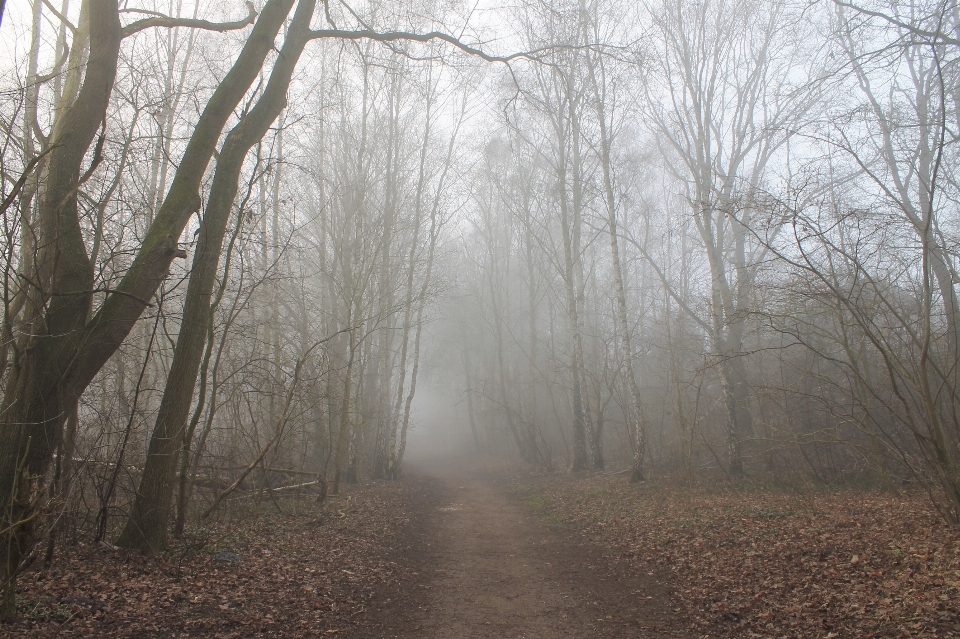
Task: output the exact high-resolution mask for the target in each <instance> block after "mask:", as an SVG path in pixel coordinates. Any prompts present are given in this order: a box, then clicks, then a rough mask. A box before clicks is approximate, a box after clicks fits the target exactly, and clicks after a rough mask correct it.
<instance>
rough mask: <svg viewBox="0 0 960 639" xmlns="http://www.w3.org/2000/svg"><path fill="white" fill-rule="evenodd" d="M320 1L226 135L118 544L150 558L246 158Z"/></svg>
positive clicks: (303, 4) (276, 104) (301, 8)
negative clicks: (257, 96) (170, 359)
mask: <svg viewBox="0 0 960 639" xmlns="http://www.w3.org/2000/svg"><path fill="white" fill-rule="evenodd" d="M315 4H316V0H300V2H299V4H298V5H297V10H296V12H295V13H294V17H293V22H292V23H291V26H290V29H289V31H288V32H287V36H286V38H285V40H284V43H283V47H282V49H281V50H280V55H279V56H278V58H277V62H276V65H275V66H274V68H273V72H272V73H271V75H270V80H269V81H268V83H267V86H266V88H265V89H264V91H263V94H262V95H261V96H260V99H259V100H258V101H257V104H256V106H255V107H254V108H253V109H252V110H251V111H250V112H249V113H247V114H246V115H245V116H243V117H242V118H241V119H240V122H239V123H238V124H237V126H236V127H234V129H233V130H232V131H230V133H229V134H228V135H227V138H226V140H224V143H223V147H222V148H221V150H220V155H219V157H218V159H217V170H216V173H215V174H214V178H213V184H212V186H211V188H210V197H209V201H208V202H209V203H208V205H207V210H206V212H205V213H204V215H203V218H202V221H201V224H200V234H199V238H198V241H197V249H196V253H195V254H194V258H193V268H192V270H191V273H190V280H189V283H188V285H187V295H186V302H185V304H184V309H183V319H182V322H181V325H180V333H179V335H178V336H177V345H176V347H175V349H174V354H173V362H172V363H171V365H170V373H169V375H168V377H167V384H166V387H165V389H164V393H163V398H162V400H161V402H160V409H159V412H158V414H157V419H156V423H155V425H154V430H153V434H152V436H151V438H150V446H149V450H148V452H147V459H146V463H145V465H144V469H143V474H142V475H141V477H140V484H139V488H138V489H137V496H136V500H135V502H134V505H133V508H132V509H131V512H130V516H129V518H128V520H127V523H126V525H125V527H124V530H123V532H122V533H121V534H120V537H119V539H118V540H117V545H118V546H120V547H123V548H131V549H135V550H139V551H140V552H143V553H145V554H153V553H155V552H157V551H159V550H162V549H164V548H166V546H167V542H168V535H167V532H168V527H169V525H168V524H169V519H170V510H171V508H170V506H171V502H172V499H173V480H174V476H175V471H176V466H177V459H178V458H179V456H180V451H181V447H182V446H184V444H185V442H184V441H183V431H184V427H185V425H186V421H187V416H188V414H189V411H190V407H191V405H192V403H193V391H194V387H195V386H196V382H197V375H198V373H199V370H200V364H201V361H202V359H203V353H204V341H205V339H206V336H207V332H208V331H207V326H208V322H209V321H210V300H211V297H212V295H213V285H214V281H215V279H216V275H217V267H218V265H219V263H220V252H221V249H222V246H223V239H224V236H225V234H226V229H227V222H228V221H229V219H230V213H231V212H232V211H233V204H234V200H235V199H236V195H237V190H238V186H239V179H240V171H241V169H242V168H243V161H244V159H245V158H246V156H247V153H248V152H249V151H250V149H251V148H252V147H253V145H254V144H256V143H257V142H259V141H260V140H261V139H262V138H263V136H264V135H265V134H266V132H267V130H268V129H269V127H270V125H271V124H272V123H273V122H274V121H275V120H276V119H277V117H278V116H279V115H280V112H281V111H282V110H283V108H284V106H285V105H286V95H287V88H288V87H289V85H290V79H291V77H292V75H293V70H294V68H295V66H296V64H297V61H298V60H299V58H300V54H301V53H302V51H303V48H304V46H305V45H306V43H307V41H308V40H309V30H310V19H311V17H312V15H313V9H314V6H315Z"/></svg>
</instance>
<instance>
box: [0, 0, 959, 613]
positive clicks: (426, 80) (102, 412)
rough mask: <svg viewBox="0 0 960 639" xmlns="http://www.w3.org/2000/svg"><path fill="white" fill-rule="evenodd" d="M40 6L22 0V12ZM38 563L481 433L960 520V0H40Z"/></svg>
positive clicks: (522, 452)
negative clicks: (426, 403) (831, 491)
mask: <svg viewBox="0 0 960 639" xmlns="http://www.w3.org/2000/svg"><path fill="white" fill-rule="evenodd" d="M2 6H3V5H0V7H2ZM0 36H2V41H3V43H4V51H5V52H6V55H5V60H4V62H3V76H2V80H0V82H2V85H3V86H2V94H0V96H2V97H0V100H2V102H0V120H2V126H3V127H4V134H5V135H4V142H3V148H2V155H0V161H2V166H0V169H2V188H3V191H2V196H3V199H2V207H3V261H2V266H3V269H4V288H3V304H4V307H3V308H4V314H3V324H2V342H0V384H2V390H3V397H4V399H3V403H2V409H0V410H2V412H0V429H2V430H0V499H2V504H3V518H2V521H0V530H2V535H3V538H4V541H3V544H2V546H0V575H2V576H0V580H2V582H3V586H4V593H5V594H4V615H9V614H12V612H13V610H14V607H13V606H14V583H15V578H16V575H17V573H18V572H19V571H20V570H22V569H23V567H24V566H26V565H29V564H30V563H32V562H34V561H46V562H49V561H51V560H52V558H53V555H54V551H55V549H56V546H57V544H59V543H71V542H74V541H76V540H78V539H91V540H96V541H109V542H111V543H113V542H116V543H117V544H119V545H121V546H124V547H127V548H133V549H137V550H140V551H143V552H146V553H155V552H158V551H161V550H163V549H164V548H165V547H166V546H167V544H168V542H169V536H170V535H171V534H176V535H181V534H183V532H184V530H185V528H188V527H189V526H191V525H192V524H193V523H194V522H195V521H196V520H197V518H200V517H202V518H206V517H208V516H210V515H212V514H213V513H214V512H215V511H216V510H217V509H218V508H219V507H220V506H221V505H222V504H224V503H225V502H227V501H228V500H231V499H253V500H255V502H256V503H257V504H260V503H261V501H263V502H264V504H265V507H266V504H267V503H268V502H269V501H270V500H271V499H273V495H274V494H275V492H276V491H281V490H282V491H296V492H302V493H305V494H309V495H310V496H311V498H313V497H314V496H315V497H316V498H318V499H323V498H324V496H325V495H326V494H327V493H336V492H338V491H339V490H340V489H341V486H342V485H343V484H344V483H345V482H355V481H357V480H358V478H360V477H368V478H375V479H397V478H399V477H400V476H401V471H402V469H403V460H404V453H405V449H406V444H407V441H408V435H409V434H410V433H411V432H415V429H416V427H417V426H418V425H422V423H421V422H419V421H418V419H419V418H418V413H422V411H418V407H419V408H422V406H419V405H418V404H417V401H416V393H417V388H418V384H419V385H421V387H422V386H423V385H424V384H425V383H426V384H428V385H429V388H430V397H431V398H432V401H435V400H437V398H439V400H440V401H443V402H446V403H448V404H449V405H451V406H453V407H454V408H455V411H456V414H457V417H456V418H453V419H450V422H449V423H448V424H446V427H449V429H450V430H451V432H455V433H460V434H462V435H463V437H462V439H463V441H462V443H463V445H464V447H465V448H467V449H471V448H472V449H476V450H480V451H487V452H490V453H494V454H498V455H504V456H513V455H518V456H519V457H521V458H522V459H523V460H524V461H525V462H527V463H529V464H530V465H532V466H535V467H539V468H542V469H545V470H555V471H563V470H572V471H574V472H581V471H601V470H607V471H608V472H610V471H620V470H623V471H624V480H625V481H626V480H627V479H631V480H633V481H641V480H645V479H648V478H657V479H664V478H671V479H674V480H682V481H689V482H697V481H714V480H717V479H725V480H730V481H741V480H743V479H754V480H760V481H768V480H775V481H780V482H785V483H789V484H791V485H794V486H804V485H810V484H833V483H846V482H857V483H862V482H866V483H882V484H886V485H893V484H896V485H899V484H901V483H903V482H911V483H917V484H919V485H920V486H922V487H923V489H925V490H926V491H927V492H928V493H929V495H930V498H931V499H932V500H933V503H934V504H935V505H936V507H937V509H938V510H939V512H940V513H941V514H942V515H943V517H944V518H945V519H946V520H947V521H949V522H951V523H957V522H958V518H960V466H958V464H960V449H958V445H960V416H958V409H960V395H958V392H960V389H958V386H957V384H958V381H960V380H958V371H957V362H958V357H960V352H958V351H960V300H958V297H957V290H956V287H957V265H958V256H957V246H958V240H960V235H958V231H960V227H958V222H957V220H958V215H957V213H958V198H960V183H958V179H960V174H958V172H957V167H958V166H960V165H958V161H957V160H958V157H957V156H958V153H957V151H958V145H957V140H958V137H957V136H958V135H960V109H958V97H960V68H958V59H960V11H958V8H957V5H956V4H955V3H949V2H923V1H919V0H918V1H916V2H912V3H906V4H904V3H885V2H869V3H864V4H857V5H853V4H847V3H845V2H842V1H840V0H836V1H833V2H826V1H824V2H819V3H817V2H815V3H790V2H773V1H766V2H756V1H753V0H728V1H724V2H720V1H717V2H710V1H704V2H691V1H687V0H680V1H674V0H671V1H669V2H657V1H652V2H641V3H635V2H619V1H618V0H580V1H579V2H577V1H566V0H563V1H556V2H546V1H545V0H544V1H540V0H530V1H525V2H521V3H514V4H511V5H510V7H509V8H501V7H498V6H480V7H474V6H473V4H471V3H466V4H462V3H459V2H448V3H435V4H431V3H419V4H418V3H413V4H411V3H378V2H358V3H342V2H334V1H333V0H331V1H330V2H323V1H321V2H317V1H316V0H299V1H297V2H294V0H267V1H266V2H258V3H248V5H247V7H244V6H242V5H240V4H239V3H227V2H223V3H206V2H204V3H197V4H191V3H189V2H183V1H181V0H177V1H173V0H170V1H167V2H164V1H159V0H158V1H154V0H143V1H142V2H139V3H136V6H135V7H132V6H130V5H129V4H127V3H124V4H123V6H122V8H118V5H117V2H116V1H115V0H72V1H71V0H56V1H55V2H51V3H47V2H41V1H40V0H34V2H32V3H20V4H18V5H15V6H8V7H6V15H4V16H3V29H2V31H0Z"/></svg>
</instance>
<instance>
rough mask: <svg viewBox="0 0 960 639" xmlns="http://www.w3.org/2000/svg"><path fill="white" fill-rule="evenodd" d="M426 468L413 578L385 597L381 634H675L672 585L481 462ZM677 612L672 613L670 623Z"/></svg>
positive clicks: (426, 638)
mask: <svg viewBox="0 0 960 639" xmlns="http://www.w3.org/2000/svg"><path fill="white" fill-rule="evenodd" d="M417 472H419V473H422V474H424V475H426V476H427V479H428V481H426V482H424V485H425V486H426V487H427V488H426V489H425V490H424V491H423V492H424V494H423V495H422V499H423V501H424V503H423V504H421V505H420V508H419V510H420V514H419V516H418V519H420V521H418V522H413V523H414V526H412V529H413V530H414V531H415V532H414V533H413V538H412V539H409V540H407V547H406V551H405V552H404V553H403V555H404V558H403V561H404V563H405V564H407V566H406V569H407V570H410V571H412V573H413V575H414V580H413V582H412V583H408V585H407V586H406V587H405V588H404V589H403V591H401V592H395V593H393V595H392V596H385V597H384V599H383V600H382V601H381V602H380V610H379V617H380V623H381V624H382V625H381V626H380V632H379V634H377V635H374V636H381V637H403V638H407V637H420V638H423V639H473V638H477V639H479V638H494V637H496V638H498V639H499V638H503V639H507V638H511V639H512V638H516V639H520V638H525V639H554V638H557V639H559V638H565V637H577V638H578V639H582V638H589V637H631V638H635V637H645V636H650V637H665V636H675V635H673V634H672V633H671V632H670V631H669V630H668V628H669V627H671V626H672V627H676V621H677V620H675V619H673V620H671V619H669V614H670V611H669V609H668V607H667V606H668V597H667V593H666V591H665V589H664V588H663V587H662V586H661V585H660V584H659V582H658V581H657V580H656V579H655V578H654V577H653V576H650V575H642V576H638V575H636V574H625V573H624V572H623V571H621V570H619V568H618V566H617V565H616V562H615V561H614V560H613V559H612V558H611V557H608V556H607V557H605V556H603V555H602V553H601V551H600V550H599V549H598V548H596V547H593V546H592V545H591V544H589V543H588V542H585V541H583V540H581V539H579V538H578V536H577V535H576V534H575V533H573V532H571V531H568V530H564V529H563V528H562V527H558V526H554V525H550V524H547V523H546V522H543V521H541V520H540V518H539V517H538V516H537V515H536V513H534V512H533V510H532V509H531V508H530V507H529V506H528V505H527V504H525V503H523V502H522V501H521V500H520V498H518V497H516V496H515V495H513V494H511V493H510V492H509V490H508V486H507V483H508V482H506V481H505V480H503V479H498V478H497V477H495V476H491V475H489V474H485V473H484V472H483V471H482V470H480V469H479V468H473V469H471V468H470V467H469V466H466V467H464V466H461V467H459V468H458V467H455V466H446V467H439V468H437V467H431V468H429V469H426V468H424V469H418V470H417ZM671 621H672V623H670V622H671Z"/></svg>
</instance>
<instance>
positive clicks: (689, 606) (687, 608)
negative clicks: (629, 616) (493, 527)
mask: <svg viewBox="0 0 960 639" xmlns="http://www.w3.org/2000/svg"><path fill="white" fill-rule="evenodd" d="M520 489H521V491H522V492H524V493H526V494H527V495H528V496H529V499H530V501H531V503H532V504H533V505H534V506H536V507H538V508H539V509H540V510H542V511H543V512H544V513H545V514H547V516H548V518H549V519H550V520H551V521H554V522H564V525H566V526H569V527H572V528H573V529H574V530H576V531H578V532H580V533H581V534H583V535H585V536H587V537H589V538H590V539H591V540H593V541H595V542H597V543H599V544H601V545H603V546H606V547H608V548H611V549H613V550H614V551H615V552H614V554H613V558H614V560H615V561H616V562H618V563H625V564H626V565H627V566H628V567H629V569H630V570H634V571H637V572H642V573H646V574H648V575H653V576H656V577H657V578H658V579H660V580H661V581H663V582H664V583H665V584H666V585H668V586H670V587H671V589H672V592H673V598H674V602H675V603H674V606H675V607H674V611H675V612H676V613H677V623H678V624H684V625H686V627H687V628H688V630H689V631H690V632H691V634H694V635H699V636H703V637H707V636H709V637H820V638H833V637H960V530H957V529H956V528H950V527H948V526H946V525H945V524H944V523H943V522H942V520H941V519H940V518H939V517H938V516H937V514H936V512H935V511H934V510H933V509H932V507H931V506H930V505H929V502H928V501H927V499H926V497H925V496H924V495H922V494H917V493H908V494H901V495H894V494H890V493H882V492H852V491H845V492H836V493H812V494H807V495H797V494H793V495H789V494H784V493H783V492H778V491H775V490H770V491H759V490H751V491H739V490H738V491H734V490H723V491H721V490H718V489H710V490H707V489H692V490H691V489H686V488H677V487H672V488H671V487H664V486H657V485H653V484H647V485H642V486H639V487H638V486H631V485H629V484H627V483H626V482H625V481H624V479H623V478H622V477H610V476H595V477H591V478H588V479H584V480H575V479H571V478H563V479H559V480H558V478H556V477H550V478H543V479H539V480H536V481H532V482H531V481H525V482H523V483H521V484H520Z"/></svg>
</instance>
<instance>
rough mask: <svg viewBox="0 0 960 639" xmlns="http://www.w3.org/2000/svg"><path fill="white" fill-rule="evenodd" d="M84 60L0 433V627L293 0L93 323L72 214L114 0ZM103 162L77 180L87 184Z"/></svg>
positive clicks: (100, 113)
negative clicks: (94, 394)
mask: <svg viewBox="0 0 960 639" xmlns="http://www.w3.org/2000/svg"><path fill="white" fill-rule="evenodd" d="M89 3H90V4H89V7H90V13H89V15H90V21H89V24H90V29H89V31H90V58H89V62H88V64H87V67H86V72H85V76H84V80H83V85H82V87H81V88H80V90H79V93H78V95H77V98H76V100H75V101H74V102H73V104H72V105H71V106H70V107H69V108H67V109H65V110H64V111H63V115H62V117H61V118H59V119H58V121H57V123H56V125H55V126H54V133H53V134H52V138H53V140H54V146H55V149H54V150H53V151H52V152H51V154H50V156H49V158H50V159H49V165H48V170H47V176H46V179H45V181H44V192H43V194H42V196H41V199H40V208H39V218H38V230H39V240H40V241H39V243H38V245H37V254H38V257H37V269H36V271H35V274H34V278H33V281H34V282H35V283H36V284H37V286H36V288H35V290H33V291H32V293H31V298H32V299H31V302H30V304H29V308H30V309H31V310H30V313H31V315H30V316H29V317H27V318H25V319H26V326H25V329H26V330H24V332H23V334H24V335H25V336H26V337H25V338H24V343H23V344H22V348H20V349H18V350H19V353H20V357H19V358H18V360H17V361H16V362H15V363H14V370H13V371H11V374H10V376H9V379H8V384H7V386H6V390H5V393H4V399H3V404H2V410H0V412H2V421H0V503H3V504H4V506H3V507H4V512H3V518H2V524H3V528H2V530H3V531H4V532H3V534H4V536H5V537H6V539H5V540H4V542H3V543H2V544H0V587H2V589H3V595H2V609H0V616H4V617H8V616H10V615H12V614H13V613H14V612H15V599H14V592H15V576H16V572H17V570H18V569H19V566H20V562H21V560H22V559H23V557H24V555H25V554H26V553H28V552H29V551H30V550H31V549H32V546H33V538H32V526H31V522H33V520H34V519H35V517H36V515H37V514H38V513H39V512H40V509H39V506H40V504H39V500H38V499H37V497H38V495H39V494H42V492H41V491H38V490H37V488H38V480H39V478H41V477H43V476H44V474H45V471H46V468H47V466H48V465H49V463H50V460H51V458H52V452H53V450H54V449H55V448H56V446H57V443H58V442H57V438H58V437H59V435H60V429H61V427H62V424H63V422H64V420H65V418H66V415H67V412H68V408H69V407H70V406H72V404H73V403H74V402H75V401H77V400H78V399H79V397H80V395H81V393H82V392H83V390H84V389H85V388H86V387H87V385H89V383H90V382H91V380H92V379H93V378H94V377H95V376H96V374H97V373H98V372H99V371H100V369H101V368H102V367H103V365H104V364H105V363H106V362H107V361H108V360H109V358H110V357H111V356H112V355H113V353H114V352H115V351H116V350H117V348H119V346H120V344H121V343H122V342H123V340H124V339H125V338H126V336H127V335H128V334H129V332H130V330H131V329H132V328H133V326H134V325H135V324H136V322H137V320H138V319H139V317H140V315H141V313H142V312H143V310H144V308H145V307H146V306H147V305H148V300H149V299H150V298H151V297H152V296H153V294H154V293H155V292H156V290H157V288H158V287H159V286H160V284H161V282H163V280H164V279H165V278H166V276H167V274H168V272H169V268H170V264H171V262H172V261H173V259H174V258H175V257H178V256H183V255H184V253H183V252H182V251H181V250H180V249H179V248H178V247H177V238H178V237H179V236H180V233H181V232H182V231H183V228H184V226H186V223H187V220H188V219H189V217H190V215H191V214H192V213H193V212H194V211H196V210H197V208H198V203H199V201H200V196H199V189H200V184H201V180H202V179H203V174H204V172H205V170H206V167H207V165H208V163H209V161H210V158H211V157H212V155H213V151H214V148H215V145H216V143H217V140H218V139H219V136H220V132H221V131H222V130H223V126H224V124H225V123H226V121H227V119H228V118H229V117H230V115H231V114H232V112H233V109H234V108H235V107H236V105H237V104H238V103H239V102H240V100H241V99H242V98H243V96H244V94H245V93H246V91H247V89H248V88H249V87H250V85H251V84H252V82H253V80H254V78H256V77H257V74H258V73H259V70H260V68H261V66H262V64H263V61H264V59H265V58H266V55H267V53H269V51H270V50H271V49H272V46H273V41H274V38H275V37H276V34H277V32H278V31H279V28H280V25H281V23H282V22H283V18H284V17H285V16H286V15H287V14H288V13H289V10H290V7H291V6H292V0H268V2H267V4H266V5H265V6H264V9H263V13H262V15H261V16H260V19H259V20H258V21H257V23H256V25H255V26H254V28H253V31H252V33H251V35H250V38H249V39H248V40H247V42H246V44H245V45H244V48H243V50H242V51H241V53H240V56H239V57H238V59H237V61H236V63H235V64H234V66H233V68H232V69H231V70H230V72H228V73H227V75H226V76H225V77H224V79H223V81H222V82H221V83H220V85H219V86H218V87H217V89H216V90H215V91H214V93H213V95H212V96H211V98H210V101H209V102H208V103H207V105H206V107H205V109H204V111H203V114H202V115H201V116H200V119H199V121H198V123H197V126H196V128H195V130H194V133H193V135H192V136H191V138H190V141H189V142H188V144H187V148H186V150H185V152H184V155H183V157H182V159H181V163H180V165H179V168H178V170H177V176H176V177H175V179H174V183H173V185H172V186H171V189H170V192H169V193H168V194H167V197H166V199H165V200H164V204H163V205H162V206H161V209H160V211H159V212H158V214H157V216H156V217H155V218H154V220H153V223H152V224H151V225H150V228H149V229H148V230H147V234H146V237H145V238H144V241H143V243H142V244H141V246H140V249H139V250H138V252H137V255H136V256H135V258H134V261H133V263H132V265H131V266H130V268H129V269H128V270H127V271H126V273H125V274H124V275H123V277H122V278H121V280H120V281H119V282H118V283H117V285H116V286H115V287H114V288H113V290H112V291H111V293H110V294H109V295H108V297H107V298H106V300H105V301H104V303H103V305H102V306H101V307H100V309H99V311H98V312H97V313H96V314H95V315H94V316H93V318H92V319H91V320H90V321H86V319H87V317H88V313H89V308H90V305H91V299H92V294H93V292H92V289H93V268H92V265H91V264H90V260H89V257H88V255H87V251H86V246H85V244H84V240H83V235H82V233H81V230H80V220H79V216H78V211H77V193H78V191H79V188H80V186H82V184H81V165H82V162H83V158H84V156H85V155H86V153H87V151H88V149H89V148H90V145H91V143H92V142H93V139H94V136H95V135H96V132H97V129H98V128H99V127H100V125H101V123H102V122H103V120H104V117H105V114H106V107H107V104H108V102H109V99H110V93H111V91H112V88H113V81H114V78H115V76H116V72H117V60H118V56H119V50H120V40H121V37H122V31H121V24H120V18H119V12H118V11H119V8H118V5H117V3H116V2H115V1H113V0H89ZM98 161H99V154H97V153H95V154H94V164H93V166H91V167H90V168H89V169H88V170H87V171H86V172H85V173H84V176H83V178H84V179H85V178H86V177H87V176H89V175H90V174H92V169H94V168H96V163H97V162H98Z"/></svg>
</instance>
